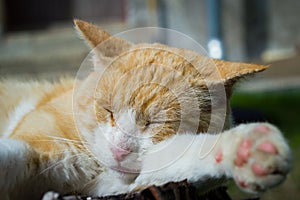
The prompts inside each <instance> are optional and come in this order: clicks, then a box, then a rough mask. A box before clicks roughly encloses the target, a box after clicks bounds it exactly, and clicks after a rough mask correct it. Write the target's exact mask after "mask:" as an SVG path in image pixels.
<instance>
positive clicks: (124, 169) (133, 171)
mask: <svg viewBox="0 0 300 200" xmlns="http://www.w3.org/2000/svg"><path fill="white" fill-rule="evenodd" d="M111 169H113V170H115V171H118V172H121V173H125V174H139V173H140V172H141V170H140V169H134V168H131V167H124V166H121V164H120V163H118V165H115V166H112V167H111Z"/></svg>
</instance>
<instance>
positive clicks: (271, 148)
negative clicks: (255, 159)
mask: <svg viewBox="0 0 300 200" xmlns="http://www.w3.org/2000/svg"><path fill="white" fill-rule="evenodd" d="M257 150H259V151H262V152H266V153H270V154H278V150H277V147H276V146H275V145H274V144H272V143H271V142H269V141H266V142H263V143H261V144H260V145H259V146H258V147H257Z"/></svg>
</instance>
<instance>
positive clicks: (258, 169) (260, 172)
mask: <svg viewBox="0 0 300 200" xmlns="http://www.w3.org/2000/svg"><path fill="white" fill-rule="evenodd" d="M251 168H252V171H253V173H254V174H255V175H256V176H265V175H267V174H268V171H267V170H266V169H264V168H263V166H261V165H260V164H258V163H254V164H253V165H252V166H251Z"/></svg>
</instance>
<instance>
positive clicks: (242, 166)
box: [232, 123, 291, 193]
mask: <svg viewBox="0 0 300 200" xmlns="http://www.w3.org/2000/svg"><path fill="white" fill-rule="evenodd" d="M237 130H238V133H237V134H236V135H235V136H236V137H239V140H238V143H237V147H236V148H235V152H234V154H235V156H234V157H233V165H232V166H233V168H232V175H233V178H234V180H235V182H236V184H237V185H238V186H239V187H240V188H241V189H242V190H244V191H247V192H251V193H259V192H263V191H265V190H267V189H269V188H271V187H274V186H276V185H278V184H279V183H281V182H282V181H283V180H284V179H285V177H286V175H287V173H288V172H289V171H290V168H291V152H290V149H289V147H288V145H287V144H286V142H285V140H284V138H283V137H282V134H281V133H280V131H279V130H278V129H277V128H276V127H274V126H272V125H270V124H267V123H255V124H248V125H243V126H242V127H241V128H238V129H237Z"/></svg>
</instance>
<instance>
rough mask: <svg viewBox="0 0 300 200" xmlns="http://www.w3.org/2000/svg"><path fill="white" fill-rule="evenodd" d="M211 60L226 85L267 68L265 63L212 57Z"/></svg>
mask: <svg viewBox="0 0 300 200" xmlns="http://www.w3.org/2000/svg"><path fill="white" fill-rule="evenodd" d="M213 61H214V63H215V65H216V67H217V69H218V73H219V75H220V76H221V78H222V79H223V80H224V81H225V83H226V84H227V85H233V84H234V83H235V82H236V81H238V80H239V79H240V78H243V77H246V76H248V75H251V74H254V73H256V72H260V71H263V70H265V69H267V68H268V66H266V65H258V64H249V63H241V62H230V61H224V60H217V59H214V60H213Z"/></svg>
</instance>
